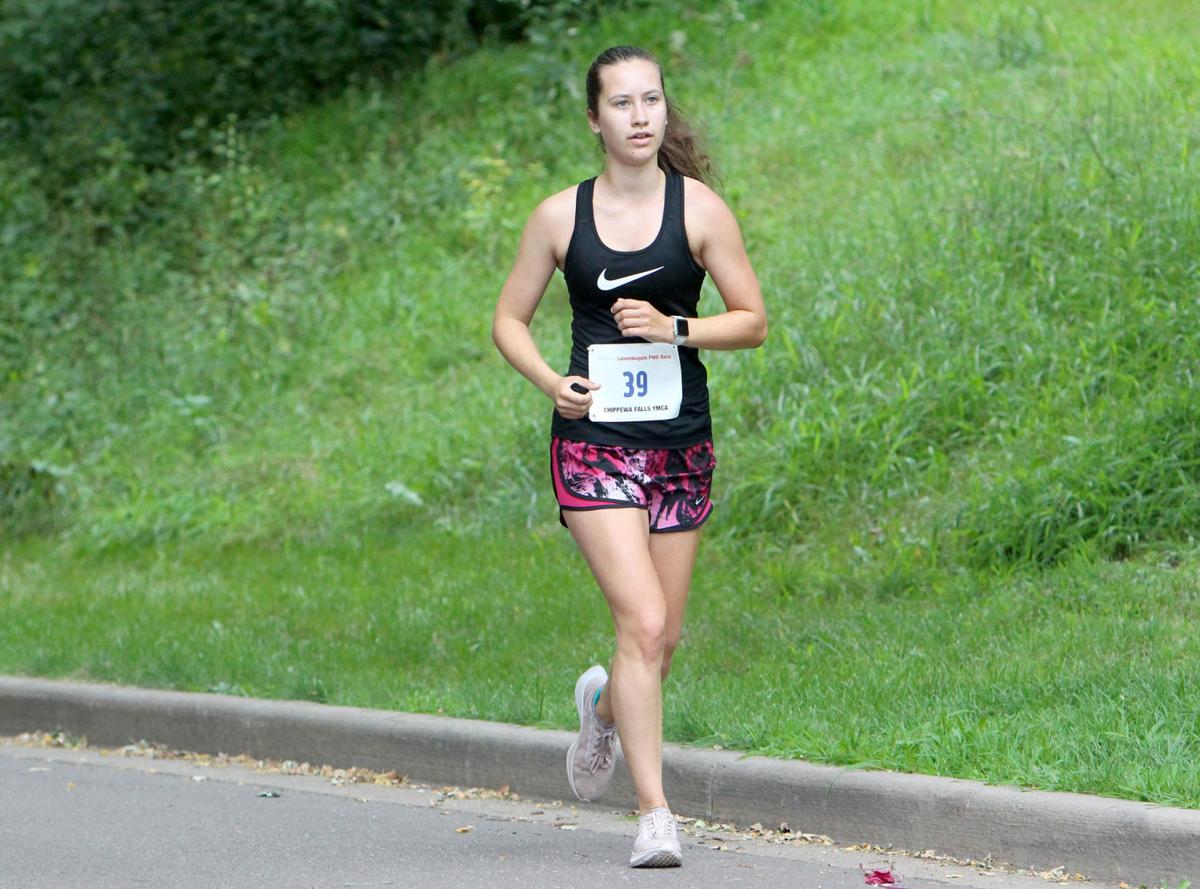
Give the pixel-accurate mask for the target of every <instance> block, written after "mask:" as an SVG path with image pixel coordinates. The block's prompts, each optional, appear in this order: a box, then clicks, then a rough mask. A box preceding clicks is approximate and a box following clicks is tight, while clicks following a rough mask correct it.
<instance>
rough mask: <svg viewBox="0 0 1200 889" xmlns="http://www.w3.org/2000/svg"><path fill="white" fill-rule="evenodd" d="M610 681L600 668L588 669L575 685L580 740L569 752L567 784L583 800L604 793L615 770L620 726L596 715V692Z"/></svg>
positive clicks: (576, 741) (594, 797)
mask: <svg viewBox="0 0 1200 889" xmlns="http://www.w3.org/2000/svg"><path fill="white" fill-rule="evenodd" d="M606 682H608V671H607V670H605V669H604V668H603V667H601V666H600V665H598V664H597V665H596V666H594V667H592V668H591V669H589V670H587V671H586V672H585V673H584V674H583V675H582V676H580V677H579V681H578V682H576V683H575V709H576V710H577V711H579V737H577V738H576V739H575V740H574V741H573V742H572V744H571V749H570V750H568V751H567V781H568V782H569V783H570V785H571V791H572V792H573V793H574V794H575V795H576V796H577V797H579V798H580V799H581V800H594V799H596V798H598V797H599V796H600V794H602V793H604V791H605V789H606V788H607V787H608V785H609V782H611V781H612V777H613V772H614V771H616V768H615V765H616V762H615V760H616V753H617V749H616V748H617V727H616V726H615V725H610V724H608V723H605V722H602V721H601V719H600V717H599V716H597V715H596V704H595V700H596V692H598V691H600V689H602V688H604V684H605V683H606Z"/></svg>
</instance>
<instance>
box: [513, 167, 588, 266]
mask: <svg viewBox="0 0 1200 889" xmlns="http://www.w3.org/2000/svg"><path fill="white" fill-rule="evenodd" d="M578 188H579V186H577V185H572V186H570V187H569V188H564V189H563V190H562V191H560V192H556V193H555V194H552V195H550V197H548V198H546V199H545V200H543V201H542V202H541V203H540V204H538V205H537V207H535V208H534V210H533V213H531V214H530V216H529V222H528V223H527V224H526V226H525V235H526V237H530V236H532V237H534V238H537V239H538V240H540V241H541V242H543V243H545V244H547V245H548V246H549V247H550V249H551V250H552V252H553V253H554V258H555V262H556V264H558V265H559V266H561V265H562V262H563V258H564V257H565V256H566V253H567V246H568V245H569V244H570V243H571V233H572V232H573V231H574V229H575V192H576V191H577V190H578Z"/></svg>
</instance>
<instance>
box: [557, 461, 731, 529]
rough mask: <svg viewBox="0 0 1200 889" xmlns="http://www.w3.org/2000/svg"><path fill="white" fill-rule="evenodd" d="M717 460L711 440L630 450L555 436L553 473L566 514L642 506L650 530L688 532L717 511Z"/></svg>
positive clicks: (559, 499)
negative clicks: (713, 493)
mask: <svg viewBox="0 0 1200 889" xmlns="http://www.w3.org/2000/svg"><path fill="white" fill-rule="evenodd" d="M716 468H717V458H716V455H715V453H714V451H713V443H712V442H711V441H705V442H701V443H700V444H698V445H692V446H691V447H690V448H625V447H619V446H617V445H598V444H589V443H587V442H582V441H566V440H564V439H561V438H552V439H551V441H550V472H551V475H552V476H553V477H554V494H555V496H556V497H557V498H558V506H559V521H560V522H562V523H563V525H564V526H566V522H565V521H563V517H562V510H568V509H569V510H579V509H611V508H614V507H630V506H634V507H639V508H641V509H645V510H646V511H647V513H648V515H649V519H650V531H651V532H652V533H653V532H664V531H688V530H691V529H692V528H696V527H699V526H700V525H701V524H702V523H703V522H704V520H705V519H707V518H708V516H709V514H710V513H711V512H712V501H711V500H710V499H709V493H710V491H711V490H712V477H713V470H714V469H716Z"/></svg>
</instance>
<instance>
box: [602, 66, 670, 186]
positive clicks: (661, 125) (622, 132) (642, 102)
mask: <svg viewBox="0 0 1200 889" xmlns="http://www.w3.org/2000/svg"><path fill="white" fill-rule="evenodd" d="M596 106H597V107H596V112H595V113H594V114H593V113H592V111H591V110H590V109H589V110H588V123H589V125H590V126H591V128H592V132H593V133H598V134H599V135H600V138H601V139H602V140H603V141H604V150H605V151H606V152H607V153H608V155H609V157H611V158H614V159H617V160H622V161H625V162H626V163H635V164H636V163H639V162H643V161H646V160H653V159H654V157H655V155H656V153H657V152H658V146H659V145H661V144H662V140H663V132H664V129H665V127H666V125H667V100H666V97H665V96H664V95H663V87H662V75H660V74H659V71H658V66H657V65H656V64H654V63H653V62H649V61H646V60H645V59H630V60H629V61H627V62H618V63H617V64H615V65H608V66H606V67H604V68H601V69H600V98H599V100H598V101H597V103H596Z"/></svg>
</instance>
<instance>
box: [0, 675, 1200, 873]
mask: <svg viewBox="0 0 1200 889" xmlns="http://www.w3.org/2000/svg"><path fill="white" fill-rule="evenodd" d="M33 730H44V731H57V730H62V731H67V732H71V733H74V734H80V735H86V736H87V738H88V741H89V742H91V743H93V744H101V745H123V744H127V743H131V742H133V741H138V740H148V741H155V742H159V743H163V744H167V745H169V746H171V747H174V748H178V749H184V750H193V751H197V752H207V753H219V752H224V753H249V754H251V755H253V756H257V757H263V758H273V759H292V760H296V761H301V762H303V761H307V762H311V763H314V764H316V763H328V764H331V765H335V766H344V767H349V766H362V767H366V768H372V769H379V770H388V769H396V770H397V771H398V772H400V773H402V774H405V775H408V776H409V778H411V779H412V780H415V781H421V782H429V783H434V784H454V785H460V786H478V787H500V786H503V785H505V784H507V785H508V786H509V787H511V788H512V790H513V791H515V792H517V793H520V794H521V795H523V796H527V797H528V796H533V797H542V798H545V799H563V798H564V797H569V796H570V791H569V788H568V786H567V783H566V776H565V772H564V770H565V758H566V749H567V747H568V745H569V744H570V741H571V738H572V737H573V735H571V734H569V733H567V732H555V731H542V730H538V729H532V728H528V727H524V726H515V725H502V724H498V723H490V722H479V721H474V720H465V719H449V718H444V717H436V716H425V715H421V714H410V713H397V712H389V711H382V710H367V709H362V708H357V707H335V706H329V705H325V704H313V703H308V702H303V701H264V700H255V699H249V698H238V697H228V696H225V695H213V694H195V693H188V692H168V691H153V690H148V689H139V688H128V687H122V686H112V685H101V684H93V683H80V682H60V681H53V680H44V679H27V678H20V677H4V676H0V734H15V733H17V732H22V731H33ZM663 771H664V774H663V778H664V781H665V783H666V787H667V793H668V796H669V797H670V799H671V804H672V808H674V809H675V811H677V812H678V813H680V814H684V815H691V816H694V817H699V818H704V819H706V820H712V821H732V822H735V823H738V824H743V825H748V824H752V823H754V822H761V823H762V824H764V825H766V826H777V825H778V824H779V823H780V822H783V821H786V822H787V823H788V824H789V825H790V827H791V828H792V830H796V831H805V832H808V833H819V834H825V835H827V836H830V837H833V838H834V839H835V840H836V841H838V842H839V843H857V842H869V843H874V844H877V845H882V846H889V845H890V846H894V847H897V848H901V849H910V850H921V849H930V848H932V849H936V850H937V851H938V852H939V853H941V854H946V855H953V856H956V857H970V858H976V859H984V858H987V857H988V856H989V855H990V856H992V857H993V858H994V859H995V860H997V861H1003V862H1007V863H1010V864H1014V865H1018V866H1022V867H1036V868H1038V869H1050V868H1054V867H1058V866H1063V867H1064V868H1065V869H1066V870H1067V872H1076V871H1078V872H1082V873H1084V874H1086V875H1087V876H1088V877H1090V878H1091V879H1092V880H1099V881H1106V882H1108V881H1111V882H1116V881H1118V880H1124V881H1126V882H1129V883H1131V884H1133V885H1137V884H1139V883H1143V884H1146V885H1153V884H1160V883H1164V884H1166V885H1168V886H1174V885H1178V884H1179V883H1180V882H1181V881H1183V880H1185V879H1189V878H1190V879H1200V811H1197V810H1191V809H1174V808H1169V807H1164V806H1154V805H1150V804H1146V803H1134V802H1128V801H1124V800H1113V799H1106V798H1101V797H1092V796H1085V795H1081V794H1070V793H1046V792H1042V791H1021V790H1017V789H1015V788H1009V787H992V786H988V785H985V784H980V783H977V782H972V781H961V780H958V779H953V778H937V777H930V776H926V775H907V774H897V773H893V772H878V771H856V770H848V769H840V768H836V767H832V766H821V765H813V764H810V763H804V762H796V761H781V760H772V759H766V758H762V757H746V758H742V757H741V756H740V755H739V754H737V753H733V752H728V751H718V750H698V749H690V748H685V747H679V746H676V745H672V744H668V745H666V746H665V749H664V751H663ZM632 799H633V788H632V785H631V784H630V782H629V778H628V773H627V772H626V771H625V769H624V768H620V769H619V770H618V776H617V778H616V780H615V781H614V783H613V786H612V788H611V789H610V790H609V792H608V794H607V795H606V800H602V802H605V801H609V802H610V804H619V805H624V806H630V805H632ZM617 801H622V802H620V803H617Z"/></svg>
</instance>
